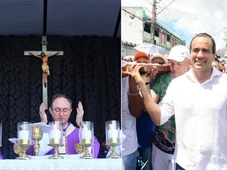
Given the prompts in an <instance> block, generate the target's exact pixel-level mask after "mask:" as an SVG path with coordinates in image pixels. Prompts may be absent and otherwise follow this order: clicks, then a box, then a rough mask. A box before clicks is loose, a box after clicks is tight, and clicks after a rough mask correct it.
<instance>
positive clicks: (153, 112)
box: [131, 64, 161, 126]
mask: <svg viewBox="0 0 227 170" xmlns="http://www.w3.org/2000/svg"><path fill="white" fill-rule="evenodd" d="M142 67H143V64H137V65H136V66H135V67H133V71H132V74H131V76H132V77H133V78H134V79H135V82H136V83H137V85H138V86H139V89H140V91H141V93H142V96H143V98H142V99H143V103H144V106H145V108H146V109H147V112H148V114H149V115H150V117H151V119H152V120H153V122H154V123H155V124H156V125H158V126H159V125H160V119H161V110H160V107H159V105H158V104H157V103H155V101H154V99H153V97H152V95H151V94H150V91H149V90H148V88H147V87H146V84H145V81H144V80H143V78H142V77H141V75H140V73H139V69H140V68H142ZM146 74H149V73H146Z"/></svg>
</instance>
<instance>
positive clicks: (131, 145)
mask: <svg viewBox="0 0 227 170" xmlns="http://www.w3.org/2000/svg"><path fill="white" fill-rule="evenodd" d="M123 63H124V61H121V64H123ZM128 90H129V80H128V77H125V78H122V113H121V122H122V156H125V155H129V154H131V153H133V152H135V151H136V150H137V147H138V142H137V133H136V118H135V117H133V116H132V115H131V113H130V111H129V108H128V105H129V103H128Z"/></svg>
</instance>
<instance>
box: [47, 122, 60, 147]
mask: <svg viewBox="0 0 227 170" xmlns="http://www.w3.org/2000/svg"><path fill="white" fill-rule="evenodd" d="M49 125H50V131H49V135H50V144H60V145H61V144H63V127H62V123H61V122H59V121H52V122H50V123H49Z"/></svg>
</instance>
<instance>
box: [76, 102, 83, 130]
mask: <svg viewBox="0 0 227 170" xmlns="http://www.w3.org/2000/svg"><path fill="white" fill-rule="evenodd" d="M76 112H77V114H76V124H77V126H80V124H81V123H82V122H83V117H84V108H83V105H82V103H81V102H80V101H79V102H78V105H77V108H76Z"/></svg>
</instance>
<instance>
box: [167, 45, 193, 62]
mask: <svg viewBox="0 0 227 170" xmlns="http://www.w3.org/2000/svg"><path fill="white" fill-rule="evenodd" d="M185 58H188V59H190V52H189V49H188V48H187V47H185V46H183V45H176V46H174V47H173V48H172V49H171V50H170V52H169V56H168V57H167V60H170V59H171V60H175V61H177V62H182V61H183V60H184V59H185Z"/></svg>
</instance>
